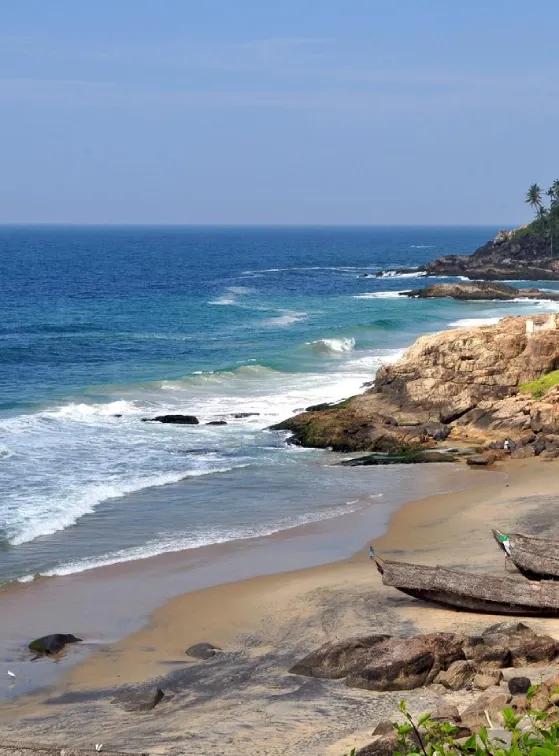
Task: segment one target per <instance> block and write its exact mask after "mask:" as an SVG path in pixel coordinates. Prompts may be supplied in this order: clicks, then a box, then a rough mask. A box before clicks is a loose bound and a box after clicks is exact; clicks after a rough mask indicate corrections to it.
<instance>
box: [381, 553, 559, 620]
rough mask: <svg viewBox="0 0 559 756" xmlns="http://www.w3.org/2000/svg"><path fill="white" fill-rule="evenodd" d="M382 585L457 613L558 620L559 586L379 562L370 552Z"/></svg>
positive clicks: (384, 561) (388, 561)
mask: <svg viewBox="0 0 559 756" xmlns="http://www.w3.org/2000/svg"><path fill="white" fill-rule="evenodd" d="M371 557H372V558H373V559H374V561H375V563H376V566H377V569H378V571H379V572H380V574H381V575H382V582H383V583H384V585H389V586H392V587H393V588H396V589H397V590H399V591H401V592H402V593H405V594H407V595H408V596H413V597H414V598H417V599H420V600H422V601H428V602H430V603H433V604H439V605H440V606H445V607H448V608H451V609H456V610H458V611H468V612H479V613H481V614H506V615H510V616H513V617H559V584H556V583H548V582H536V583H534V582H530V581H528V580H519V579H514V578H507V577H496V576H493V575H475V574H472V573H470V572H463V571H461V570H451V569H447V568H446V567H428V566H425V565H419V564H407V563H406V562H394V561H391V560H388V559H381V558H380V557H378V556H376V555H375V554H374V552H372V554H371Z"/></svg>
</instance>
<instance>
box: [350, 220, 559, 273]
mask: <svg viewBox="0 0 559 756" xmlns="http://www.w3.org/2000/svg"><path fill="white" fill-rule="evenodd" d="M407 276H413V277H419V276H433V277H435V278H437V277H446V276H452V277H465V278H470V279H472V280H474V279H477V280H482V281H507V280H509V281H510V280H517V281H559V255H558V254H557V252H554V251H553V243H552V240H551V239H550V236H549V233H542V232H541V230H540V228H539V227H538V225H537V224H536V223H532V224H529V225H527V226H521V227H520V228H516V229H513V230H503V231H499V233H498V234H497V235H496V236H495V238H494V239H493V240H492V241H488V242H486V243H485V244H484V245H483V246H481V247H478V249H476V250H475V252H474V253H473V254H471V255H444V256H443V257H439V258H437V259H435V260H431V262H429V263H427V264H426V265H421V266H419V267H417V268H395V269H390V270H379V271H377V272H376V273H362V274H361V275H360V278H391V277H404V278H405V277H407Z"/></svg>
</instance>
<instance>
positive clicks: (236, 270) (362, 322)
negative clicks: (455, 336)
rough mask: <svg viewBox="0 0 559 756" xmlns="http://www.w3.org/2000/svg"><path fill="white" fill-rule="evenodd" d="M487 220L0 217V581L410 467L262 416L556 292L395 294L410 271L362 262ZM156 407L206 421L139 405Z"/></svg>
mask: <svg viewBox="0 0 559 756" xmlns="http://www.w3.org/2000/svg"><path fill="white" fill-rule="evenodd" d="M496 230H497V229H494V228H397V229H390V228H363V229H326V228H325V229H321V228H317V229H311V228H309V229H258V228H252V229H244V228H238V229H225V228H223V229H222V228H218V229H207V228H54V227H52V228H2V229H0V275H1V278H0V293H1V298H0V359H1V362H0V483H1V490H2V497H1V498H0V582H6V581H11V580H14V579H20V580H21V579H23V580H27V579H30V578H31V577H32V576H34V575H37V574H47V575H60V574H68V573H71V572H77V571H81V570H84V569H89V568H91V567H94V566H96V565H101V564H111V563H116V562H120V561H127V560H131V559H137V558H144V557H147V556H150V555H153V554H157V553H162V552H165V551H178V550H181V549H188V548H196V547H199V546H202V545H208V544H212V543H222V542H227V541H229V540H232V539H238V538H246V537H251V536H258V535H262V534H265V533H272V532H276V531H279V530H282V529H285V528H288V527H292V526H294V525H297V524H301V523H305V522H314V521H317V520H322V519H328V518H332V517H334V516H336V515H339V514H342V513H345V512H350V511H356V510H359V509H360V508H363V507H367V506H371V502H375V503H376V504H378V500H381V499H382V498H383V497H385V496H388V495H389V493H390V492H391V491H393V490H394V489H395V487H397V486H399V485H400V486H401V485H404V484H405V485H409V476H410V472H409V470H408V471H403V470H401V469H394V470H392V469H391V470H383V471H374V472H372V471H369V472H368V473H367V474H366V475H365V474H364V473H363V472H362V471H361V472H359V473H358V472H356V471H355V470H350V469H345V468H339V467H335V466H333V465H332V462H333V461H334V457H333V455H330V454H328V453H327V452H319V451H314V450H302V449H297V448H293V447H289V446H287V445H286V444H285V436H284V434H280V433H274V432H271V431H268V430H267V428H268V426H269V425H271V424H272V423H274V422H277V421H278V420H280V419H283V418H285V417H287V416H289V415H290V414H292V413H293V412H295V411H297V410H300V409H302V408H304V407H306V406H308V405H310V404H313V403H316V402H320V401H330V400H336V399H341V398H343V397H345V396H348V395H351V394H355V393H356V392H358V391H360V390H362V387H363V384H364V383H365V382H367V381H370V380H371V379H372V378H373V376H374V372H375V370H376V369H377V368H378V367H379V365H380V364H382V363H383V362H384V361H390V360H394V359H396V358H397V357H398V356H399V355H400V354H401V352H402V349H404V348H405V347H406V346H407V345H409V344H410V343H411V342H412V341H413V340H414V338H415V337H416V336H417V335H419V334H421V333H425V332H428V331H436V330H441V329H444V328H449V327H453V326H456V325H460V324H469V323H473V322H482V321H488V322H489V321H491V320H494V319H496V318H498V317H502V316H503V315H506V314H512V313H522V312H529V311H532V310H534V309H537V310H539V311H542V310H546V309H553V308H554V307H555V305H554V304H553V303H545V302H544V303H529V304H526V303H494V302H488V303H471V302H460V303H457V302H449V301H442V300H439V301H427V300H421V301H419V300H413V301H410V300H408V299H405V298H402V297H399V296H398V294H397V292H398V291H401V290H403V289H406V288H409V287H415V286H419V285H423V283H424V281H422V278H421V277H413V276H407V277H385V278H375V277H361V276H362V274H368V275H369V276H373V275H374V273H375V271H377V270H380V269H386V268H392V267H408V266H417V265H419V264H421V263H423V262H426V261H427V260H429V259H431V258H433V257H436V256H438V255H441V254H449V253H467V252H470V251H472V250H473V249H475V248H476V247H477V246H479V245H480V244H482V243H483V242H485V241H486V240H487V239H488V238H491V237H492V236H493V235H494V233H495V232H496ZM544 285H546V286H548V287H552V286H553V284H549V283H547V284H544ZM168 412H181V413H188V414H195V415H196V416H197V417H199V419H200V421H201V424H200V425H199V426H188V427H185V426H169V425H160V424H152V423H142V422H141V419H142V418H143V417H151V416H153V415H155V414H161V413H168ZM239 413H245V414H246V413H251V414H250V416H248V417H235V415H236V414H239ZM214 420H225V421H226V422H227V425H224V426H206V425H204V423H206V422H210V421H214ZM414 474H415V475H420V474H422V473H420V472H419V471H416V472H415V473H414Z"/></svg>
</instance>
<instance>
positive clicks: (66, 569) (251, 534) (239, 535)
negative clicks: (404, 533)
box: [18, 494, 382, 583]
mask: <svg viewBox="0 0 559 756" xmlns="http://www.w3.org/2000/svg"><path fill="white" fill-rule="evenodd" d="M378 496H382V494H373V495H372V496H370V497H368V498H370V499H372V498H377V497H378ZM364 506H367V503H366V501H363V500H361V499H354V500H352V501H348V502H345V504H343V505H341V506H338V507H332V508H331V509H329V510H325V511H321V512H308V513H305V514H301V515H299V516H296V517H291V518H284V519H279V520H277V521H276V522H274V523H270V524H262V525H255V526H252V527H250V528H236V529H230V530H220V529H217V528H216V529H214V530H207V531H206V532H203V533H199V534H197V535H195V536H193V535H192V534H191V533H178V534H177V533H162V534H160V535H159V537H157V538H155V539H153V540H152V541H149V542H148V543H145V544H143V545H141V546H135V547H131V548H127V549H118V550H116V551H112V552H109V553H107V554H103V555H101V556H99V557H91V558H86V559H75V560H70V561H68V562H66V563H64V564H61V565H59V566H57V567H54V568H53V569H49V570H44V571H42V572H41V573H40V575H41V576H43V577H56V576H63V575H72V574H75V573H78V572H86V571H88V570H93V569H96V568H99V567H109V566H111V565H114V564H123V563H125V562H132V561H136V560H140V559H149V558H150V557H154V556H157V555H159V554H171V553H175V552H178V551H185V550H188V549H199V548H202V547H204V546H213V545H217V544H220V543H229V542H231V541H238V540H244V539H251V538H262V537H265V536H269V535H273V534H274V533H279V532H281V531H284V530H288V529H290V528H295V527H298V526H300V525H306V524H309V523H314V522H321V521H324V520H330V519H333V518H335V517H339V516H341V515H345V514H348V513H350V512H355V511H358V510H359V509H362V508H363V507H364ZM35 577H38V576H37V575H24V576H22V577H20V578H18V581H19V582H22V583H27V582H31V581H32V580H34V579H35Z"/></svg>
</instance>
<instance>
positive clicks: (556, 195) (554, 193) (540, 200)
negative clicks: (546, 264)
mask: <svg viewBox="0 0 559 756" xmlns="http://www.w3.org/2000/svg"><path fill="white" fill-rule="evenodd" d="M544 197H548V198H549V200H548V204H547V206H546V204H545V199H544ZM524 201H525V202H526V204H528V205H530V207H531V208H532V210H533V211H534V212H535V214H536V220H535V221H534V223H533V224H532V227H533V228H534V230H535V231H538V232H539V233H541V234H544V235H545V236H549V247H550V251H551V254H552V255H553V241H554V238H556V237H557V232H558V231H559V179H555V181H554V182H553V184H552V185H551V186H550V187H549V189H548V190H547V191H546V192H544V191H543V190H542V188H541V187H540V186H539V185H538V184H532V186H531V187H530V188H529V189H528V191H527V192H526V198H525V200H524Z"/></svg>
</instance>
